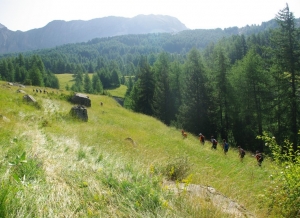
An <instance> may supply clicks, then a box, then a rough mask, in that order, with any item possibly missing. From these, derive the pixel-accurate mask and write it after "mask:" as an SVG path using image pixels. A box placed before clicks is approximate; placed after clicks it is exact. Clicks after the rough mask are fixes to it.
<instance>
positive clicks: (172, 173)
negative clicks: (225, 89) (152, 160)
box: [162, 157, 191, 181]
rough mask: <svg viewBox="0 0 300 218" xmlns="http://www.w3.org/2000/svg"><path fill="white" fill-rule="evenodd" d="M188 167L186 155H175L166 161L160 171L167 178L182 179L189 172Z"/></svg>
mask: <svg viewBox="0 0 300 218" xmlns="http://www.w3.org/2000/svg"><path fill="white" fill-rule="evenodd" d="M190 168H191V166H190V164H189V163H188V158H187V157H175V158H174V159H171V160H169V161H168V163H167V165H166V166H165V167H164V169H163V170H162V172H163V175H164V176H165V177H167V179H168V180H172V181H182V180H183V179H185V178H186V176H187V175H188V174H189V170H190Z"/></svg>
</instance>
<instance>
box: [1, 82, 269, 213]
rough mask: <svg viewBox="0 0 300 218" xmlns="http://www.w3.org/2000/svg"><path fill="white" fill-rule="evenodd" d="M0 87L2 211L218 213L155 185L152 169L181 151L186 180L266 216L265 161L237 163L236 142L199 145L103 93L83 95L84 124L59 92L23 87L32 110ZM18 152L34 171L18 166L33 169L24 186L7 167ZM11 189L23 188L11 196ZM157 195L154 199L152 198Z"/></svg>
mask: <svg viewBox="0 0 300 218" xmlns="http://www.w3.org/2000/svg"><path fill="white" fill-rule="evenodd" d="M0 89H1V91H0V104H1V107H0V114H1V115H4V116H5V117H7V118H9V119H10V122H4V121H3V120H0V127H1V128H0V136H1V140H0V142H1V144H0V149H1V151H2V152H1V156H0V160H1V162H0V167H1V168H0V173H1V175H0V176H1V181H8V180H10V181H11V184H13V185H11V186H10V187H9V188H8V194H7V199H9V200H7V201H6V204H5V205H6V206H5V210H6V211H8V213H9V214H11V215H10V216H9V217H15V216H21V217H23V216H27V215H28V214H29V215H31V216H36V217H44V216H45V217H61V216H62V215H64V216H66V217H86V216H88V217H93V216H96V217H97V216H101V217H129V216H133V217H145V216H146V217H151V216H154V215H153V214H158V216H159V217H165V216H171V217H197V216H199V213H200V214H202V215H201V217H224V216H225V215H224V214H222V213H221V212H220V211H218V209H217V208H212V207H211V205H209V203H207V202H202V201H195V200H193V201H185V200H183V199H181V201H180V203H178V199H177V198H175V197H174V196H173V195H170V194H168V193H165V192H164V191H163V190H161V189H160V188H159V187H157V186H156V185H157V182H158V183H160V182H161V176H160V175H157V174H151V173H152V171H157V172H159V169H160V168H162V167H163V166H165V165H166V164H167V163H168V162H169V161H170V160H172V159H174V157H183V156H187V157H188V160H189V163H190V164H192V168H191V171H190V174H191V175H192V176H191V178H192V179H191V181H190V182H191V183H194V184H202V185H209V186H212V187H214V188H216V189H217V190H218V191H220V192H221V193H223V194H224V195H226V196H228V197H229V198H231V199H234V200H236V201H237V202H239V203H240V204H242V205H244V206H245V207H246V208H247V209H248V210H250V211H251V212H253V213H254V214H256V215H257V217H265V214H266V210H265V207H264V205H263V204H262V202H261V201H260V197H259V195H261V194H262V190H263V189H264V188H266V187H265V184H266V181H267V180H268V176H269V175H270V174H271V172H270V163H269V162H268V161H265V162H264V163H263V167H262V168H259V167H257V165H256V161H255V159H254V158H253V157H251V155H247V156H246V157H245V160H244V162H243V163H241V162H240V160H239V158H238V155H237V151H236V150H235V149H233V148H231V149H230V150H229V152H228V155H227V156H224V154H223V153H222V151H221V149H220V148H219V149H218V150H217V151H212V150H211V149H210V143H209V142H206V144H205V145H204V146H201V145H200V143H199V141H198V139H197V138H196V137H195V136H192V135H188V138H187V139H183V138H182V137H181V133H180V131H179V130H177V129H174V128H172V127H171V128H170V127H167V126H165V125H164V124H162V123H161V122H159V121H158V120H156V119H154V118H151V117H148V116H145V115H142V114H137V113H133V112H130V111H128V110H126V109H124V108H122V107H121V106H119V105H118V104H117V103H116V102H115V101H114V100H113V99H112V98H109V97H107V96H94V95H89V96H90V99H91V101H92V107H91V108H89V109H88V115H89V121H88V122H87V123H84V122H78V121H75V120H72V119H71V118H69V117H68V116H67V114H68V113H69V111H70V108H71V106H72V105H71V104H70V103H68V102H67V101H65V100H61V99H60V96H61V93H57V92H55V93H54V94H49V95H45V94H33V93H32V87H28V88H25V91H27V92H28V93H30V94H33V95H34V97H35V98H36V99H37V100H38V102H39V104H40V105H42V109H37V108H36V107H34V106H32V105H28V104H26V103H24V102H23V101H22V96H23V94H19V93H16V89H17V88H16V87H8V86H6V85H4V83H0ZM49 92H50V93H51V90H49ZM100 101H102V102H103V103H104V105H103V106H102V107H101V106H100V105H99V104H98V103H99V102H100ZM128 137H130V138H132V139H133V140H134V142H135V145H133V144H132V143H130V142H129V141H128V140H125V139H126V138H128ZM23 151H26V153H27V159H28V160H29V162H30V163H31V164H32V167H31V169H32V171H33V172H32V171H30V169H26V170H27V171H26V170H24V169H22V170H23V171H24V172H26V173H27V174H30V173H31V174H32V175H33V176H32V178H31V179H30V178H28V180H26V178H23V183H24V184H25V186H24V185H22V183H16V182H14V180H13V179H12V175H13V172H14V169H15V168H17V167H14V168H13V167H9V166H8V162H9V161H11V160H13V159H14V158H15V157H16V155H17V154H18V155H20V154H21V153H22V152H23ZM19 168H21V167H19ZM26 173H25V174H26ZM155 181H156V182H155ZM130 184H133V186H130ZM148 186H149V187H148ZM21 187H22V188H21ZM2 188H3V187H2ZM14 190H22V191H20V192H18V195H13V193H14ZM10 193H11V194H10ZM133 193H135V194H133ZM1 195H3V191H2V192H0V202H1ZM138 196H145V197H143V198H142V199H141V197H138ZM146 196H148V198H149V199H148V198H147V197H146ZM147 199H148V200H147ZM157 199H159V202H160V203H159V205H160V206H157V205H156V206H155V205H153V204H154V203H153V202H156V200H157ZM149 202H151V203H149ZM3 205H4V204H3V203H2V207H3ZM180 205H183V206H180ZM0 213H1V205H0ZM0 215H1V214H0Z"/></svg>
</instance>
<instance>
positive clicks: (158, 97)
mask: <svg viewBox="0 0 300 218" xmlns="http://www.w3.org/2000/svg"><path fill="white" fill-rule="evenodd" d="M169 65H170V64H169V60H168V57H167V54H166V53H161V54H160V55H159V57H158V60H157V61H156V62H155V67H154V74H155V77H156V79H155V89H154V94H153V103H152V109H153V115H154V116H155V117H157V118H158V119H159V120H161V121H162V122H164V123H165V124H167V125H169V124H170V121H171V117H170V116H171V113H170V112H171V107H172V105H171V92H170V81H169V74H170V72H169V71H170V67H169Z"/></svg>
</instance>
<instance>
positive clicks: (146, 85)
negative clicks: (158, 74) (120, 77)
mask: <svg viewBox="0 0 300 218" xmlns="http://www.w3.org/2000/svg"><path fill="white" fill-rule="evenodd" d="M153 92H154V76H153V72H152V70H151V68H150V65H149V64H148V62H147V58H146V57H143V56H142V57H141V58H140V62H139V73H138V81H137V82H136V83H135V85H134V88H133V89H132V94H131V96H132V109H133V110H134V111H136V112H140V113H143V114H147V115H152V107H151V106H152V99H153Z"/></svg>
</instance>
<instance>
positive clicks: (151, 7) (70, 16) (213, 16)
mask: <svg viewBox="0 0 300 218" xmlns="http://www.w3.org/2000/svg"><path fill="white" fill-rule="evenodd" d="M286 3H288V5H289V8H290V11H291V12H293V13H294V16H295V17H296V18H299V17H300V0H206V1H203V0H0V23H1V24H2V25H4V26H6V27H7V28H8V29H10V30H14V31H15V30H21V31H27V30H30V29H34V28H41V27H43V26H45V25H47V23H49V22H51V21H52V20H65V21H70V20H90V19H93V18H101V17H107V16H120V17H129V18H130V17H134V16H136V15H138V14H146V15H147V14H161V15H170V16H173V17H176V18H178V19H179V20H180V21H181V22H182V23H183V24H185V25H186V27H188V28H190V29H214V28H226V27H232V26H238V27H243V26H246V25H247V24H248V25H252V24H258V25H260V24H261V23H262V22H264V21H269V20H271V19H273V18H274V17H275V15H276V14H277V13H278V11H279V10H281V9H283V8H285V6H286Z"/></svg>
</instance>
